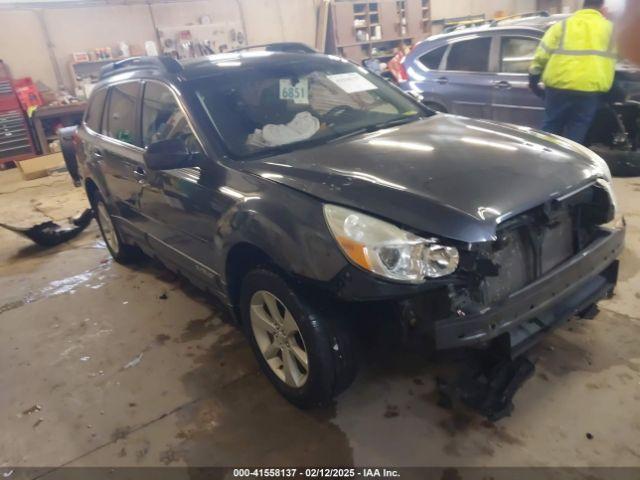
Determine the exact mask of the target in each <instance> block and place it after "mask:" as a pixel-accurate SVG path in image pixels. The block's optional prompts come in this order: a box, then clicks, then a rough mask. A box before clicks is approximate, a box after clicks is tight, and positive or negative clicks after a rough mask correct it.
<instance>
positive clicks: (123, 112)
mask: <svg viewBox="0 0 640 480" xmlns="http://www.w3.org/2000/svg"><path fill="white" fill-rule="evenodd" d="M139 89H140V83H139V82H129V83H122V84H120V85H115V86H113V87H111V89H110V90H109V101H108V107H107V109H106V117H105V118H104V119H103V121H102V133H103V134H104V135H107V136H108V137H111V138H115V139H116V140H120V141H121V142H125V143H130V144H131V145H136V144H137V142H136V104H137V102H138V92H139Z"/></svg>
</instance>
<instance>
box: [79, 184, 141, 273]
mask: <svg viewBox="0 0 640 480" xmlns="http://www.w3.org/2000/svg"><path fill="white" fill-rule="evenodd" d="M91 206H92V208H93V211H94V216H95V218H96V221H97V222H98V227H99V228H100V234H101V235H102V239H103V240H104V243H105V244H106V246H107V249H108V250H109V253H110V254H111V256H112V257H113V259H114V260H115V261H116V262H118V263H121V264H123V265H126V264H129V263H133V262H135V261H138V260H140V259H141V258H143V257H144V254H143V253H142V251H141V250H140V249H139V248H138V247H136V246H134V245H129V244H127V243H125V242H124V240H123V239H122V235H121V234H120V232H119V231H118V228H117V227H116V224H115V222H113V220H112V218H111V214H110V213H109V207H107V204H106V202H105V201H104V200H103V198H102V196H101V195H100V193H98V192H94V193H93V194H92V195H91ZM107 223H108V224H109V225H107ZM110 229H112V231H113V234H112V235H111V234H110V233H109V231H110Z"/></svg>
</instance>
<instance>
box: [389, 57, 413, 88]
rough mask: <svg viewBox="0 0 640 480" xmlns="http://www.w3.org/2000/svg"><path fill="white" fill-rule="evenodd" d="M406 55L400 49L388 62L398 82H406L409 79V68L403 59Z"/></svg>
mask: <svg viewBox="0 0 640 480" xmlns="http://www.w3.org/2000/svg"><path fill="white" fill-rule="evenodd" d="M404 57H406V55H405V53H404V52H403V51H402V50H398V53H396V54H395V55H394V56H393V58H392V59H391V60H389V63H387V68H388V69H389V71H390V72H391V74H392V75H393V77H394V78H395V79H396V82H398V83H400V82H406V81H407V80H409V75H407V70H406V69H405V68H404V65H403V64H402V61H403V60H404Z"/></svg>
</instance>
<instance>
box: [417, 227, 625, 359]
mask: <svg viewBox="0 0 640 480" xmlns="http://www.w3.org/2000/svg"><path fill="white" fill-rule="evenodd" d="M624 237H625V229H624V228H623V227H621V228H616V229H612V230H602V233H601V234H600V236H599V237H598V238H597V239H596V240H594V241H593V242H592V243H591V244H590V245H589V246H588V247H587V248H585V249H584V250H582V251H581V252H580V253H579V254H577V255H575V256H574V257H572V258H570V259H568V260H567V261H565V262H564V263H562V264H561V265H559V266H557V267H556V268H554V269H553V270H550V271H549V272H547V273H546V274H544V275H543V276H542V277H540V278H538V279H537V280H536V281H535V282H533V283H531V284H529V285H527V286H526V287H524V288H522V289H520V290H518V291H516V292H513V293H511V294H510V295H509V296H508V297H507V298H506V299H505V300H503V301H501V302H499V303H498V304H496V305H492V306H489V307H486V308H485V309H483V310H482V311H480V312H479V313H475V314H467V315H462V316H460V315H456V316H452V317H449V318H444V319H440V320H437V321H434V322H429V323H428V326H427V329H428V330H430V331H428V332H427V333H428V334H429V336H430V337H431V338H432V339H433V341H434V342H435V348H436V349H437V350H445V349H453V348H459V347H469V346H483V345H488V344H490V343H492V342H493V341H497V340H498V339H499V338H500V339H502V340H507V339H508V341H509V347H510V352H511V355H512V356H513V357H515V356H517V355H518V354H519V353H522V352H523V351H525V350H527V349H528V348H529V347H531V346H532V345H533V344H534V343H535V342H536V341H537V340H538V339H539V338H540V336H541V334H543V333H544V332H545V331H547V330H549V329H551V328H553V327H554V326H556V325H558V324H560V323H562V322H564V321H566V320H568V319H569V318H570V317H572V316H573V315H575V314H576V313H579V312H581V311H583V310H585V309H587V308H588V307H589V306H591V305H593V304H594V303H596V302H598V301H599V300H601V299H603V298H605V297H607V296H609V295H611V294H612V293H613V290H614V287H615V285H616V283H617V277H618V260H617V257H618V256H619V255H620V253H621V252H622V250H623V248H624Z"/></svg>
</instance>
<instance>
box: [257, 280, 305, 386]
mask: <svg viewBox="0 0 640 480" xmlns="http://www.w3.org/2000/svg"><path fill="white" fill-rule="evenodd" d="M250 319H251V329H252V331H253V336H254V337H255V339H256V343H257V344H258V347H259V348H260V352H261V353H262V356H263V357H264V359H265V360H266V361H267V364H268V365H269V367H271V370H273V373H275V374H276V375H277V376H278V378H279V379H280V380H282V381H283V382H284V383H286V384H287V385H289V386H290V387H293V388H300V387H302V386H303V385H304V384H305V383H306V381H307V378H308V376H309V360H308V357H307V348H306V346H305V344H304V340H303V338H302V333H301V332H300V329H299V328H298V324H297V323H296V321H295V319H294V318H293V315H292V314H291V312H289V309H287V307H286V306H285V305H284V303H282V301H280V299H278V298H277V297H276V296H275V295H273V294H272V293H269V292H267V291H266V290H259V291H257V292H255V293H254V294H253V296H252V297H251V305H250Z"/></svg>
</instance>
